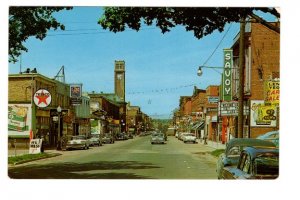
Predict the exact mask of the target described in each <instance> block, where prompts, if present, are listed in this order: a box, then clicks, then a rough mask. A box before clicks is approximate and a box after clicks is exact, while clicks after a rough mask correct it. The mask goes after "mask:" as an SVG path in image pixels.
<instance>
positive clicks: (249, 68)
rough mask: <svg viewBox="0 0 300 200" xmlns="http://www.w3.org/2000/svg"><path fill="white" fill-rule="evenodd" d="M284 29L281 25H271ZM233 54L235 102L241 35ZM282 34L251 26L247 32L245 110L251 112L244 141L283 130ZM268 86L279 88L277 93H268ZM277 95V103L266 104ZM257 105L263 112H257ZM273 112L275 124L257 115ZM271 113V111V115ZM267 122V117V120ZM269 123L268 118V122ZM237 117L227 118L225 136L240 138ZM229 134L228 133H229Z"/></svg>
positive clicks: (236, 40) (247, 119)
mask: <svg viewBox="0 0 300 200" xmlns="http://www.w3.org/2000/svg"><path fill="white" fill-rule="evenodd" d="M270 24H272V25H273V26H277V27H279V26H280V23H279V22H276V23H270ZM231 49H232V50H233V68H234V69H233V70H232V98H233V100H234V99H238V98H239V97H238V84H239V80H238V77H239V72H238V70H237V69H235V68H237V67H238V64H239V59H238V55H239V34H238V35H237V36H236V38H235V39H234V42H233V45H232V47H231ZM279 58H280V34H279V33H277V32H275V31H273V30H271V29H269V28H268V27H266V26H264V25H262V24H260V23H255V22H254V23H247V24H246V30H245V72H244V74H245V76H244V105H245V106H244V108H246V109H248V111H247V113H246V114H245V115H244V122H243V124H244V133H243V137H251V138H255V137H257V136H258V135H261V134H263V133H266V132H268V131H272V130H279V90H280V89H279V85H280V83H279V78H280V77H279V74H280V59H279ZM267 84H272V85H275V86H276V87H275V88H274V89H267V88H266V87H265V86H266V85H267ZM269 90H272V93H276V101H265V100H266V98H267V93H269ZM257 105H259V106H260V107H259V108H258V109H260V111H257V110H258V109H257ZM264 109H267V110H271V111H272V113H273V116H272V117H274V118H273V120H262V118H261V119H260V120H258V119H255V118H257V116H256V115H257V114H255V113H256V112H260V113H262V112H265V111H264ZM268 112H270V111H268ZM263 118H264V117H263ZM264 119H265V118H264ZM237 121H238V119H237V117H234V116H233V117H225V118H223V125H224V124H226V127H225V129H224V130H223V133H224V134H227V135H228V134H229V133H231V134H232V135H233V136H235V137H237V135H238V133H237ZM225 132H226V133H225Z"/></svg>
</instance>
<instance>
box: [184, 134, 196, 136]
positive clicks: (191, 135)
mask: <svg viewBox="0 0 300 200" xmlns="http://www.w3.org/2000/svg"><path fill="white" fill-rule="evenodd" d="M185 136H194V135H193V134H185Z"/></svg>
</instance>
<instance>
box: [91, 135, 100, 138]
mask: <svg viewBox="0 0 300 200" xmlns="http://www.w3.org/2000/svg"><path fill="white" fill-rule="evenodd" d="M91 138H99V135H92V136H91Z"/></svg>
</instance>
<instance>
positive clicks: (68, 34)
mask: <svg viewBox="0 0 300 200" xmlns="http://www.w3.org/2000/svg"><path fill="white" fill-rule="evenodd" d="M153 29H156V28H144V29H140V31H145V30H153ZM82 30H97V29H81V30H80V29H74V30H68V31H82ZM128 31H136V30H131V29H128V30H124V31H122V32H128ZM105 33H106V34H107V33H111V32H110V31H97V32H82V33H56V34H48V35H47V36H70V35H92V34H105Z"/></svg>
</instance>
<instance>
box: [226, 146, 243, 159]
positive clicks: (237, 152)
mask: <svg viewBox="0 0 300 200" xmlns="http://www.w3.org/2000/svg"><path fill="white" fill-rule="evenodd" d="M240 154H241V147H239V146H234V147H232V148H231V149H229V151H228V153H227V156H228V157H239V156H240Z"/></svg>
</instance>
